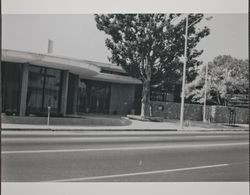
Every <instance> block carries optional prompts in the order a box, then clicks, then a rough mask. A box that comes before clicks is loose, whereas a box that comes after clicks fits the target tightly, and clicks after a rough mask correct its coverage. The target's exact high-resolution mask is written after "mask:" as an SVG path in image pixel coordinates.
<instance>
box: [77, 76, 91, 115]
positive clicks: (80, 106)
mask: <svg viewBox="0 0 250 195" xmlns="http://www.w3.org/2000/svg"><path fill="white" fill-rule="evenodd" d="M86 104H87V85H86V83H85V81H84V80H83V79H80V81H79V82H78V97H77V112H89V110H88V109H87V107H86Z"/></svg>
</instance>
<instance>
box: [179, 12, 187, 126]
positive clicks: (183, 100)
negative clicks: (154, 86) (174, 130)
mask: <svg viewBox="0 0 250 195" xmlns="http://www.w3.org/2000/svg"><path fill="white" fill-rule="evenodd" d="M187 39H188V14H187V16H186V29H185V47H184V65H183V77H182V93H181V113H180V129H183V119H184V104H185V82H186V66H187Z"/></svg>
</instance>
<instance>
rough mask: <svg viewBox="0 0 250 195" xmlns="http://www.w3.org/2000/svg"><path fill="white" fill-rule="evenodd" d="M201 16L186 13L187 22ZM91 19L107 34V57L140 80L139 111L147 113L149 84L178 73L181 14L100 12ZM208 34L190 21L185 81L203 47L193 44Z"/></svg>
mask: <svg viewBox="0 0 250 195" xmlns="http://www.w3.org/2000/svg"><path fill="white" fill-rule="evenodd" d="M203 17H204V16H203V14H190V15H189V20H188V22H189V24H192V23H193V22H197V23H199V22H200V21H201V20H202V19H203ZM95 20H96V23H97V28H98V29H99V30H101V31H104V32H105V33H106V34H107V35H109V37H108V38H107V39H106V41H105V44H106V46H107V48H108V49H109V50H110V51H111V56H110V57H109V60H110V61H111V62H112V63H115V64H117V65H118V66H122V67H123V68H124V69H125V70H126V71H127V72H128V73H129V74H130V75H131V76H133V77H136V78H138V79H140V80H141V81H142V83H143V95H142V96H143V97H142V113H141V115H142V116H144V115H148V114H149V113H148V108H147V105H149V103H150V100H149V94H150V87H154V86H160V85H161V84H164V83H165V82H176V81H177V80H179V79H180V77H181V76H182V67H183V63H182V62H181V60H180V57H181V56H183V54H184V40H185V37H184V34H185V25H184V24H185V18H183V17H182V16H181V15H180V14H169V15H165V14H107V15H103V14H101V15H95ZM178 20H179V22H176V21H178ZM208 34H209V29H208V28H207V27H204V28H202V29H198V28H196V27H195V25H192V26H190V27H189V29H188V50H187V54H188V62H187V79H188V80H189V81H191V80H193V79H194V78H195V77H196V74H197V72H196V68H197V67H198V66H199V65H200V64H201V62H200V61H199V60H197V59H196V58H197V57H198V56H200V55H201V54H202V52H203V50H197V49H195V47H196V45H197V44H198V42H199V41H200V40H201V39H202V38H203V37H205V36H207V35H208ZM145 106H146V107H145ZM143 109H145V110H143Z"/></svg>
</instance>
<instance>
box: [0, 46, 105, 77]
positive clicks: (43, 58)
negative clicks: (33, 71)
mask: <svg viewBox="0 0 250 195" xmlns="http://www.w3.org/2000/svg"><path fill="white" fill-rule="evenodd" d="M2 61H7V62H16V63H27V64H32V65H38V66H43V67H49V68H55V69H60V70H69V71H70V72H72V73H74V74H78V75H80V76H81V77H84V76H87V77H91V76H94V75H97V74H99V72H100V71H101V69H100V68H99V67H97V66H95V65H92V64H88V63H86V62H84V61H79V60H73V59H69V58H62V57H57V56H53V55H49V54H46V55H45V54H37V53H30V52H23V51H14V50H6V49H3V50H2Z"/></svg>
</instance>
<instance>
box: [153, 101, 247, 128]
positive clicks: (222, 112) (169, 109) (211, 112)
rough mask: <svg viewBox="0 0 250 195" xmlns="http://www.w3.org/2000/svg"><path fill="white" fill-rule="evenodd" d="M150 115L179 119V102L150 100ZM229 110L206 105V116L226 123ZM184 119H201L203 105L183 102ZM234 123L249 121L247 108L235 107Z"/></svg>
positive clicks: (211, 119)
mask: <svg viewBox="0 0 250 195" xmlns="http://www.w3.org/2000/svg"><path fill="white" fill-rule="evenodd" d="M151 105H152V116H155V117H163V118H166V119H174V120H179V119H180V108H181V104H180V103H174V102H158V101H151ZM229 115H230V111H229V108H228V107H226V106H207V109H206V118H207V120H208V121H211V122H214V123H228V122H229ZM184 120H195V121H202V120H203V105H199V104H185V109H184ZM236 123H241V124H248V123H249V109H247V108H236Z"/></svg>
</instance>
